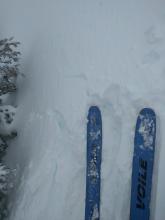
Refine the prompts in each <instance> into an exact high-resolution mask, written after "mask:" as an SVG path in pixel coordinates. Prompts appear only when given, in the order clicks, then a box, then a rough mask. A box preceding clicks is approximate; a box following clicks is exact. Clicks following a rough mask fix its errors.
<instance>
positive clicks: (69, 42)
mask: <svg viewBox="0 0 165 220" xmlns="http://www.w3.org/2000/svg"><path fill="white" fill-rule="evenodd" d="M164 6H165V2H164V1H163V0H150V1H148V0H138V1H136V0H132V1H130V0H125V1H122V0H90V1H89V0H70V1H68V0H54V1H53V0H47V1H43V0H40V1H39V0H29V1H25V0H15V1H9V0H5V1H2V2H1V7H0V28H1V34H0V37H1V38H3V37H10V36H15V38H16V40H19V41H21V42H22V47H21V51H22V56H23V59H22V71H23V72H24V73H25V75H26V77H25V78H24V79H21V80H20V87H19V92H18V95H17V104H18V106H19V107H18V110H17V120H16V122H15V123H16V127H17V128H18V132H19V137H18V138H17V139H16V140H15V143H13V146H11V147H10V149H9V152H8V157H7V161H8V163H9V165H10V166H11V167H13V168H17V170H18V171H17V173H18V174H17V176H18V182H17V185H16V189H15V192H14V193H13V195H12V197H11V216H10V220H29V219H30V220H45V219H49V220H64V219H69V220H83V219H84V208H85V204H84V201H85V171H86V167H85V163H86V116H87V111H88V107H89V106H90V105H93V104H94V105H96V104H97V105H99V107H100V109H101V111H102V118H103V155H102V156H103V158H102V159H103V162H102V191H101V220H108V219H109V220H111V219H112V220H128V219H129V203H130V181H131V163H132V153H133V138H134V127H135V122H136V116H137V114H138V112H139V110H140V109H141V108H142V107H146V106H149V107H152V108H154V109H155V111H156V113H157V118H158V129H157V130H158V135H157V146H156V160H155V171H154V172H155V173H154V182H153V183H154V189H153V196H152V204H151V206H152V213H151V220H163V219H164V218H165V214H164V210H165V190H164V185H165V178H164V166H165V162H164V161H165V160H164V155H165V136H164V135H163V132H164V130H165V126H164V125H165V111H164V109H165V63H164V59H165V13H164Z"/></svg>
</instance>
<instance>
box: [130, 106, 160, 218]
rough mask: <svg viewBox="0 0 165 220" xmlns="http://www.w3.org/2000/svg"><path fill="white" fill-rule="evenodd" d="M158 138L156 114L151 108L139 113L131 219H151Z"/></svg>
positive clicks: (133, 166) (133, 171)
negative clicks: (155, 153)
mask: <svg viewBox="0 0 165 220" xmlns="http://www.w3.org/2000/svg"><path fill="white" fill-rule="evenodd" d="M155 138H156V115H155V112H154V111H153V110H152V109H150V108H144V109H142V110H141V112H140V113H139V116H138V119H137V124H136V130H135V139H134V156H133V165H132V189H131V207H130V220H149V218H150V198H151V188H152V173H153V164H154V152H155Z"/></svg>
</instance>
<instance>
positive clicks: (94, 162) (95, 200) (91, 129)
mask: <svg viewBox="0 0 165 220" xmlns="http://www.w3.org/2000/svg"><path fill="white" fill-rule="evenodd" d="M101 151H102V121H101V113H100V110H99V108H98V107H97V106H92V107H90V109H89V112H88V124H87V171H86V202H85V220H99V219H100V171H101Z"/></svg>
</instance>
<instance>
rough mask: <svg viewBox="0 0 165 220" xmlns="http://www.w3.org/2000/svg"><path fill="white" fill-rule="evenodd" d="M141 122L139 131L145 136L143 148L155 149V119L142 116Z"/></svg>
mask: <svg viewBox="0 0 165 220" xmlns="http://www.w3.org/2000/svg"><path fill="white" fill-rule="evenodd" d="M140 119H141V123H140V127H139V133H140V134H141V135H142V137H143V141H144V145H143V146H141V148H149V149H150V150H153V141H154V133H155V124H154V120H153V119H150V118H145V117H144V116H141V117H140Z"/></svg>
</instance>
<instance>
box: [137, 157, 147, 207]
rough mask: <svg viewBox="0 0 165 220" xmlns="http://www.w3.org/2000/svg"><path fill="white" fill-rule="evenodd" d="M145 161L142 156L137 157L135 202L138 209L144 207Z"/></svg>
mask: <svg viewBox="0 0 165 220" xmlns="http://www.w3.org/2000/svg"><path fill="white" fill-rule="evenodd" d="M146 181H147V161H146V160H143V159H142V158H140V159H139V177H138V186H137V203H136V207H137V208H138V209H145V204H144V199H145V196H146V184H147V182H146Z"/></svg>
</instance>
